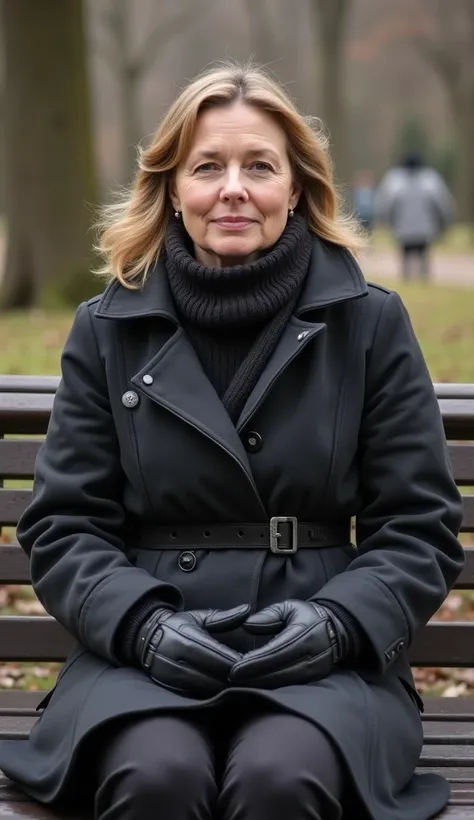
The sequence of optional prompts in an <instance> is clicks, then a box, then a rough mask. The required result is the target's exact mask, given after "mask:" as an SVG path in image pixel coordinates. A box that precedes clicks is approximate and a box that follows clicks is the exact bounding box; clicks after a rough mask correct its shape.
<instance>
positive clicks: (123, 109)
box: [115, 0, 142, 185]
mask: <svg viewBox="0 0 474 820" xmlns="http://www.w3.org/2000/svg"><path fill="white" fill-rule="evenodd" d="M115 3H116V10H115V13H116V31H115V42H116V46H117V49H118V57H117V63H118V74H119V90H120V116H121V120H122V124H121V137H122V162H121V167H122V183H123V184H124V185H128V184H129V183H130V181H131V179H132V177H133V174H134V172H135V167H136V146H137V143H138V142H139V141H140V139H141V136H142V135H141V128H140V113H139V108H140V105H139V96H140V82H139V81H140V80H141V70H140V68H141V66H140V62H139V58H134V57H133V55H132V54H131V48H130V12H131V8H130V5H129V0H115ZM132 13H133V12H132Z"/></svg>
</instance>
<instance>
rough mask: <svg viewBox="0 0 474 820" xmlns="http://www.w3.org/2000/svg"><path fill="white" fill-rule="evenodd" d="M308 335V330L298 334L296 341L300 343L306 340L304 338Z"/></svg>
mask: <svg viewBox="0 0 474 820" xmlns="http://www.w3.org/2000/svg"><path fill="white" fill-rule="evenodd" d="M308 334H309V330H303V331H302V333H298V341H299V342H302V341H303V339H306V336H307V335H308Z"/></svg>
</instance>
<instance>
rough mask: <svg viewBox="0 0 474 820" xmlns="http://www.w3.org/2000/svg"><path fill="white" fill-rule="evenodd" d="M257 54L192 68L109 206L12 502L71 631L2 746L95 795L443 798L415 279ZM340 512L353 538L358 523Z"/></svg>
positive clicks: (369, 814)
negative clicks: (344, 213)
mask: <svg viewBox="0 0 474 820" xmlns="http://www.w3.org/2000/svg"><path fill="white" fill-rule="evenodd" d="M337 214H338V202H337V198H336V194H335V189H334V186H333V181H332V176H331V165H330V162H329V159H328V156H327V154H326V151H325V146H324V144H323V142H322V140H321V138H320V137H319V135H318V134H317V133H316V132H315V131H313V130H312V128H311V127H310V125H309V124H308V123H307V121H305V119H304V118H303V117H302V116H301V115H300V114H299V113H298V111H297V109H296V108H295V106H294V104H293V103H292V101H291V100H290V99H289V97H288V96H287V94H286V92H285V91H284V90H283V89H281V88H280V87H279V86H278V84H277V83H276V82H275V81H274V80H273V79H271V78H270V77H269V76H267V75H266V73H265V72H264V71H262V70H260V69H259V68H254V67H249V66H243V67H242V66H239V65H232V64H231V65H223V66H219V67H218V68H215V69H212V70H210V71H208V72H206V73H205V74H203V75H202V76H199V77H198V78H196V79H195V80H194V81H192V82H191V83H190V84H189V85H188V86H187V87H186V88H185V89H184V90H183V91H182V92H181V94H180V95H179V96H178V98H177V100H176V101H175V102H174V103H173V105H172V106H171V108H170V110H169V112H168V114H167V115H166V116H165V117H164V119H163V121H162V123H161V125H160V126H159V128H158V131H157V133H156V135H155V137H154V139H153V140H152V142H151V145H150V146H149V148H147V149H146V150H144V151H143V152H142V153H141V155H140V159H139V168H138V170H137V175H136V179H135V181H134V183H133V186H132V188H131V191H130V194H129V196H128V199H127V200H126V201H125V202H124V203H123V206H122V207H121V209H120V208H118V207H117V205H115V206H114V208H113V209H112V211H111V212H107V213H106V217H105V222H104V223H103V224H104V227H103V232H102V235H101V249H102V251H103V253H104V257H105V272H106V274H107V276H108V278H109V282H108V284H107V285H106V287H105V290H104V292H103V293H102V294H101V295H99V296H97V297H96V298H93V299H91V300H89V301H88V302H86V303H83V304H81V305H80V307H79V308H78V310H77V314H76V317H75V320H74V323H73V326H72V328H71V331H70V335H69V338H68V340H67V342H66V345H65V348H64V352H63V356H62V378H61V383H60V385H59V388H58V391H57V394H56V397H55V401H54V406H53V410H52V416H51V421H50V425H49V429H48V433H47V436H46V440H45V443H44V444H43V445H42V447H41V451H40V453H39V455H38V460H37V467H36V476H35V485H34V492H33V499H32V501H31V504H30V506H29V507H28V509H27V510H26V512H25V513H24V515H23V516H22V519H21V521H20V523H19V526H18V538H19V541H20V543H21V545H22V547H23V549H24V550H25V551H26V553H27V554H28V555H29V557H30V563H31V577H32V582H33V585H34V589H35V591H36V593H37V595H38V597H39V599H40V601H42V603H43V604H44V606H45V608H46V610H47V611H48V612H49V613H51V614H52V615H53V616H54V617H55V618H56V619H57V620H58V621H59V622H60V623H61V624H62V625H63V626H64V627H65V629H66V630H68V632H69V633H70V634H71V635H72V636H73V637H74V638H75V641H76V645H75V648H74V649H73V651H72V653H71V655H70V656H69V658H68V659H67V661H66V663H65V665H64V666H63V668H62V670H61V672H60V674H59V676H58V681H57V684H56V686H55V687H54V689H53V690H52V691H51V692H50V693H49V694H48V695H47V697H46V698H45V700H44V701H43V703H42V704H41V710H40V711H41V714H40V716H39V720H38V721H37V723H36V724H35V726H34V728H33V729H32V732H31V736H30V738H29V739H28V740H24V741H8V740H4V741H2V743H1V744H0V766H1V768H2V769H3V771H4V772H5V773H6V774H7V776H8V777H10V778H12V779H14V780H15V781H16V782H18V783H19V784H20V785H21V786H22V787H23V789H25V790H26V792H28V794H30V795H32V796H33V797H34V798H36V799H37V800H39V801H41V802H43V803H46V804H52V805H60V804H78V803H79V802H84V801H85V802H86V804H88V805H89V806H90V807H91V808H92V810H93V813H94V816H95V817H96V818H98V819H100V820H119V818H120V820H145V818H147V819H148V818H150V817H154V816H156V817H159V818H160V820H185V818H186V820H211V818H219V819H220V820H238V819H239V820H240V818H245V820H257V819H258V820H270V819H271V820H283V819H284V820H287V819H288V818H290V817H291V818H292V820H303V819H304V820H309V819H310V818H311V820H317V818H319V820H340V818H342V817H343V816H345V817H348V816H350V817H357V818H360V820H364V818H365V820H396V818H401V817H403V818H404V820H426V819H427V818H429V817H432V816H433V815H435V814H436V813H437V812H439V811H440V810H441V809H442V808H443V807H444V806H445V805H446V803H447V801H448V798H449V784H448V783H447V781H445V780H444V779H443V778H442V777H440V776H438V775H437V774H423V775H421V774H417V773H415V769H416V767H417V763H418V759H419V755H420V751H421V748H422V744H423V732H422V725H421V718H420V710H421V709H422V702H421V699H420V697H419V696H418V694H417V692H416V690H415V687H414V682H413V677H412V673H411V670H410V666H409V662H408V659H407V650H408V649H409V647H410V644H411V642H412V640H413V638H414V636H415V635H416V633H417V631H418V630H419V629H420V628H421V627H423V626H424V625H425V624H426V622H427V621H428V620H429V618H430V617H431V616H432V615H433V613H434V612H435V611H436V609H437V608H438V607H439V606H440V604H441V603H442V602H443V600H444V599H445V597H446V595H447V593H448V591H449V589H450V588H451V587H452V585H453V584H454V582H455V580H456V578H457V576H458V575H459V573H460V571H461V569H462V566H463V561H464V557H463V550H462V547H461V546H460V544H459V541H458V538H457V534H458V530H459V526H460V522H461V517H462V506H461V500H460V497H459V494H458V491H457V489H456V485H455V483H454V481H453V478H452V475H451V471H450V466H449V460H448V455H447V448H446V442H445V437H444V433H443V426H442V421H441V417H440V412H439V408H438V403H437V400H436V397H435V394H434V390H433V385H432V381H431V379H430V376H429V373H428V370H427V367H426V365H425V362H424V360H423V356H422V353H421V350H420V347H419V345H418V343H417V340H416V338H415V335H414V332H413V329H412V327H411V324H410V320H409V317H408V314H407V311H406V309H405V307H404V306H403V304H402V302H401V300H400V298H399V296H398V295H397V293H395V292H392V291H390V290H387V289H386V288H383V287H381V286H379V285H374V284H368V283H367V282H366V281H365V279H364V277H363V275H362V272H361V270H360V268H359V266H358V264H357V262H356V259H355V255H354V251H355V250H356V249H357V236H356V233H355V232H354V231H353V228H352V224H351V223H349V222H346V223H344V222H343V221H342V220H341V219H340V218H339V217H338V216H337ZM351 521H355V526H356V537H355V539H353V540H354V543H353V541H352V540H351Z"/></svg>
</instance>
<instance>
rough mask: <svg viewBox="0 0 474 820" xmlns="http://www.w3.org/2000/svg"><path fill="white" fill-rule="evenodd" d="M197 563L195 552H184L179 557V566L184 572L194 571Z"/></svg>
mask: <svg viewBox="0 0 474 820" xmlns="http://www.w3.org/2000/svg"><path fill="white" fill-rule="evenodd" d="M196 564H197V558H196V556H195V554H194V552H182V553H181V555H180V556H179V558H178V566H179V568H180V569H182V570H183V572H192V571H193V569H194V568H195V566H196Z"/></svg>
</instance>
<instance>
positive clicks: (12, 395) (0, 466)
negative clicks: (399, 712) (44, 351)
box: [0, 376, 474, 820]
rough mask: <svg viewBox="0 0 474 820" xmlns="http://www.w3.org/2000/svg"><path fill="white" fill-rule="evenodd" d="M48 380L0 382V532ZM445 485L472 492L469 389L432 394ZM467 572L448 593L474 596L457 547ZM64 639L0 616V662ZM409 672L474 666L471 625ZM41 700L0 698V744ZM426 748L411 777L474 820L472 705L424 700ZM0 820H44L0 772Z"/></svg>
mask: <svg viewBox="0 0 474 820" xmlns="http://www.w3.org/2000/svg"><path fill="white" fill-rule="evenodd" d="M57 384H58V379H57V378H55V377H33V376H32V377H17V376H0V531H1V528H2V526H3V527H15V525H16V523H17V521H18V518H19V516H20V514H21V512H22V510H23V509H24V508H25V506H26V504H27V503H28V499H29V496H30V490H25V489H20V488H14V487H11V486H10V487H3V486H2V481H5V480H7V481H8V482H10V481H11V480H12V479H22V480H23V479H31V478H32V476H33V470H34V464H35V458H36V454H37V452H38V447H39V445H40V441H39V440H38V438H37V437H38V436H41V435H43V434H44V433H45V431H46V427H47V423H48V419H49V415H50V410H51V405H52V401H53V397H54V393H55V390H56V387H57ZM436 391H437V396H438V400H439V403H440V407H441V411H442V415H443V420H444V426H445V431H446V437H447V439H448V442H449V449H450V456H451V460H452V465H453V471H454V476H455V478H456V481H457V483H458V485H459V486H464V487H468V486H469V485H471V487H472V486H474V385H456V384H451V385H450V384H442V385H441V384H440V385H436ZM462 530H463V532H470V533H473V532H474V495H469V494H467V495H466V496H465V508H464V521H463V526H462ZM466 553H467V562H466V567H465V569H464V571H463V573H462V575H461V577H460V578H459V582H458V584H457V589H463V590H472V589H474V547H470V548H469V547H468V548H466ZM29 583H30V577H29V571H28V562H27V559H26V557H25V555H24V554H23V552H22V550H21V549H20V547H19V546H18V545H17V544H15V543H9V542H6V543H0V584H29ZM69 644H70V638H69V637H68V635H67V634H66V632H65V631H64V630H63V629H62V628H61V627H60V626H59V624H57V623H56V622H55V621H54V619H53V618H50V617H49V616H44V615H43V616H41V615H38V616H12V615H3V616H1V617H0V662H1V661H32V662H37V663H41V662H49V661H62V660H64V658H65V656H66V653H67V650H68V646H69ZM410 658H411V662H412V664H413V665H414V666H425V667H427V666H428V667H469V666H473V665H474V621H473V622H468V621H466V622H463V621H459V622H435V621H433V622H431V623H430V624H428V626H427V627H426V628H425V629H424V630H423V631H422V632H421V633H420V635H419V636H418V637H417V639H416V640H415V642H414V643H413V645H412V647H411V649H410ZM41 697H42V694H41V693H36V692H20V691H11V690H10V691H8V690H7V691H0V737H1V738H24V737H26V736H27V734H28V731H29V729H30V727H31V726H32V724H33V723H34V721H35V720H36V719H37V714H38V713H37V712H36V711H35V707H36V705H37V703H38V702H39V701H40V699H41ZM423 725H424V733H425V746H424V749H423V753H422V756H421V759H420V762H419V766H420V770H423V771H426V770H431V771H437V772H441V773H442V774H444V775H445V776H446V777H447V778H448V779H449V780H450V782H451V785H452V799H451V802H450V805H449V807H448V808H447V810H446V811H445V812H443V814H442V815H441V817H442V818H443V820H448V818H449V820H463V818H464V819H465V818H472V819H474V697H472V698H469V697H453V698H435V697H425V712H424V715H423ZM0 817H1V818H2V820H5V818H12V820H13V817H16V818H23V820H24V819H25V818H38V817H43V818H47V817H51V813H50V812H49V811H48V810H46V809H44V808H43V807H41V806H38V805H36V804H33V803H32V802H31V801H30V800H29V798H28V797H26V796H25V795H24V794H22V793H21V791H20V790H19V789H18V788H16V787H15V786H14V785H13V784H12V783H11V782H10V781H8V780H7V778H5V777H2V776H1V773H0Z"/></svg>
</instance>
